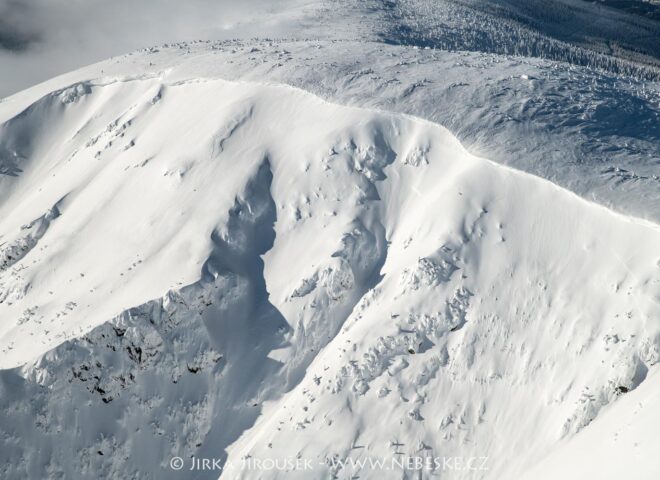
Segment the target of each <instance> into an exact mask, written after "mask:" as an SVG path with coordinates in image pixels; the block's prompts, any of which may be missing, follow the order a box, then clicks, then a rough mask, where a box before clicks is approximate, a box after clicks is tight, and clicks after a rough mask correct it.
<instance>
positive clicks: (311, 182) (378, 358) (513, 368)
mask: <svg viewBox="0 0 660 480" xmlns="http://www.w3.org/2000/svg"><path fill="white" fill-rule="evenodd" d="M252 53H253V54H254V55H255V56H256V54H257V52H252ZM286 56H287V54H283V57H285V58H286ZM285 58H283V59H282V62H285V61H286V59H285ZM202 63H204V62H202ZM205 63H206V64H209V62H205ZM94 68H97V67H94ZM137 71H139V74H138V75H134V76H132V77H128V76H126V75H123V76H115V77H113V76H105V77H104V80H96V81H83V82H77V83H73V84H72V85H68V86H66V87H63V88H59V89H57V90H55V91H53V92H50V93H49V89H50V87H49V86H48V85H44V86H42V87H38V88H37V89H35V90H33V91H31V92H26V93H24V94H22V95H19V96H17V97H14V98H12V99H10V100H9V101H8V102H6V103H5V104H3V105H2V113H1V115H2V116H3V117H2V121H4V123H3V124H2V126H1V127H0V148H1V149H2V150H1V151H2V155H3V157H2V158H3V163H2V165H3V169H4V170H3V173H4V174H3V175H2V176H0V235H2V236H1V237H0V302H1V303H0V319H1V323H0V351H1V352H2V354H1V356H0V362H1V366H2V367H3V368H4V370H2V371H1V372H0V409H1V410H2V416H1V418H2V421H0V433H1V435H0V442H2V449H1V450H0V451H1V452H2V453H0V456H1V457H2V459H3V461H2V464H1V466H0V469H1V470H0V471H1V472H2V473H1V476H2V478H25V477H26V476H27V477H29V478H99V477H103V478H216V477H218V476H219V475H220V473H222V472H220V471H217V470H215V471H214V470H204V471H193V472H190V471H185V472H179V471H176V470H173V469H171V468H170V464H169V462H170V459H171V458H172V457H182V458H184V459H186V461H187V460H188V459H189V458H190V457H191V456H193V455H194V456H195V457H198V458H199V457H204V458H217V459H221V460H222V461H223V462H225V463H224V464H225V466H226V470H225V472H224V473H223V478H263V477H264V476H265V475H266V476H267V478H327V477H328V476H330V475H333V474H334V475H336V476H337V477H338V478H351V477H352V476H353V475H357V474H359V476H360V478H419V477H420V476H421V477H422V478H426V476H427V475H430V474H431V473H433V472H430V471H426V470H425V471H419V470H415V468H408V469H407V470H406V471H404V472H403V473H402V471H401V470H400V469H399V470H397V469H395V470H382V469H378V468H359V467H357V468H354V466H351V465H344V466H342V465H340V464H339V463H337V462H340V461H346V460H347V459H349V458H350V459H386V461H389V460H388V459H391V458H400V457H428V458H438V457H442V458H454V457H461V458H471V457H474V458H479V459H484V458H486V457H487V458H486V460H484V461H480V463H479V467H480V468H479V469H456V468H450V469H448V468H446V467H445V468H443V467H440V468H439V469H436V472H434V473H436V474H441V475H442V477H443V478H492V479H496V478H518V477H519V476H521V475H522V474H523V473H524V472H525V471H527V470H528V469H531V468H541V467H539V466H542V465H543V463H539V462H542V461H543V459H544V457H545V456H546V455H547V454H548V453H549V452H550V451H551V450H552V449H555V448H557V449H558V450H557V452H559V453H557V455H562V453H561V449H562V448H570V447H563V445H564V444H567V445H570V443H567V442H571V441H572V440H571V439H572V438H574V439H575V441H576V442H580V439H581V435H582V434H583V433H585V434H586V433H587V432H589V430H590V429H591V428H592V426H593V427H594V428H595V427H596V426H597V425H598V424H599V422H600V421H601V418H600V417H601V413H603V412H604V413H603V417H604V418H607V417H605V415H607V414H609V413H611V411H614V410H615V409H617V408H620V405H625V404H624V403H623V402H624V401H625V402H629V398H630V399H632V398H637V397H636V396H638V395H639V396H640V397H639V398H640V399H642V398H643V399H646V398H647V396H648V395H650V394H649V393H648V392H647V391H646V390H644V388H645V387H646V386H647V382H649V381H650V380H651V379H652V378H655V374H654V371H655V370H656V368H657V367H655V365H656V364H657V363H658V361H659V360H660V324H659V322H658V317H659V315H660V306H659V304H658V302H659V300H660V248H659V246H660V228H658V226H657V225H656V224H654V223H651V222H649V221H646V220H639V219H636V218H634V217H629V216H624V215H621V214H619V213H615V212H613V211H610V210H608V209H606V208H605V207H603V206H600V205H598V204H595V203H590V202H588V201H586V200H584V199H583V198H581V197H579V196H577V195H575V194H574V193H572V192H570V191H567V190H564V189H562V188H560V187H557V186H555V185H554V184H552V183H550V182H548V181H547V180H544V179H541V178H538V177H535V176H532V175H530V174H527V173H523V172H520V171H516V170H513V169H510V168H508V167H505V166H502V165H499V164H496V163H492V162H490V161H489V160H486V159H483V158H479V157H476V156H474V155H472V154H471V153H469V152H468V151H466V150H465V149H464V148H463V147H462V146H461V145H460V143H459V142H458V140H457V139H456V138H455V137H454V136H452V134H450V133H449V132H448V131H447V130H445V129H444V128H442V127H440V126H438V125H435V124H432V123H429V122H427V121H425V120H420V119H415V118H412V117H408V116H405V115H402V114H397V113H385V112H379V111H375V110H368V109H359V108H354V107H345V106H338V105H334V104H331V103H328V102H326V101H324V100H322V99H320V98H319V97H316V96H313V95H311V94H309V93H306V92H304V91H301V90H297V89H294V88H291V87H287V86H283V85H279V86H277V85H266V84H263V83H253V82H245V81H233V82H230V81H226V80H222V79H219V78H211V76H209V75H201V74H200V75H198V76H196V77H194V78H192V77H191V76H190V75H187V76H186V75H183V74H181V73H180V72H177V71H176V70H174V71H165V70H162V71H161V73H160V74H149V73H146V74H145V72H144V71H141V70H137ZM77 75H85V73H84V72H83V74H80V73H79V74H77ZM177 75H178V76H179V77H178V78H177ZM183 77H187V78H183ZM58 81H60V82H61V81H62V79H60V80H57V81H56V82H58ZM438 108H441V105H440V106H439V107H438ZM647 377H648V378H649V380H646V379H647ZM608 425H609V424H608ZM585 427H587V428H585ZM603 428H604V429H605V430H608V431H610V430H611V429H614V428H617V427H616V426H613V425H611V426H606V427H603ZM578 432H581V433H578ZM576 433H578V435H575V434H576ZM642 441H644V440H642V439H640V442H642ZM649 441H651V440H649ZM644 448H647V447H644ZM599 452H600V451H598V450H594V451H593V452H591V451H590V452H586V453H585V457H588V455H589V454H593V455H594V456H595V455H597V454H599ZM249 458H251V459H265V458H271V459H295V458H299V459H306V460H309V461H310V462H312V465H313V468H312V469H311V470H304V471H296V472H290V471H289V472H286V471H284V470H277V469H276V470H271V471H269V472H267V473H264V472H263V471H262V470H255V469H245V468H243V469H241V468H238V467H237V466H239V465H241V461H242V460H245V459H249ZM546 461H548V462H552V457H548V460H546ZM601 461H602V460H601ZM454 465H455V464H454ZM231 466H236V467H237V468H235V469H233V470H232V469H231V468H230V467H231ZM631 468H632V466H631ZM635 468H636V471H637V472H638V476H637V478H653V477H652V474H653V472H657V467H656V466H655V459H653V458H649V459H646V460H642V461H639V464H637V465H636V466H635ZM358 470H360V471H358ZM603 478H607V477H606V476H604V477H603Z"/></svg>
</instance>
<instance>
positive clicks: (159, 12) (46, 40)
mask: <svg viewBox="0 0 660 480" xmlns="http://www.w3.org/2000/svg"><path fill="white" fill-rule="evenodd" d="M299 3H300V1H299V0H242V1H240V2H239V1H235V0H186V1H181V0H145V1H140V2H135V1H131V0H113V1H104V0H84V1H83V0H3V1H1V2H0V71H2V77H1V78H0V97H3V96H6V95H10V94H12V93H14V92H16V91H19V90H22V89H24V88H27V87H28V86H30V85H32V84H34V83H37V82H40V81H43V80H46V79H47V78H50V77H52V76H53V75H57V74H60V73H64V72H66V71H68V70H72V69H75V68H78V67H80V66H83V65H85V64H87V63H91V62H95V61H98V60H102V59H104V58H107V57H108V56H112V55H118V54H121V53H125V52H128V51H131V50H135V49H138V48H143V47H149V46H153V45H157V44H160V43H164V42H175V41H179V40H194V39H202V38H204V39H207V38H211V39H223V38H236V37H245V38H250V37H252V36H254V35H256V34H257V32H259V33H260V34H263V33H264V29H266V30H267V31H268V32H271V31H272V33H273V34H274V35H275V34H277V32H281V31H283V30H285V29H286V28H287V26H286V25H287V24H288V23H289V22H293V21H295V20H293V18H294V17H295V15H291V14H289V13H287V15H277V13H278V12H280V13H282V12H284V11H287V10H290V9H292V8H293V7H294V6H295V5H298V4H299ZM257 20H258V26H255V24H256V22H257Z"/></svg>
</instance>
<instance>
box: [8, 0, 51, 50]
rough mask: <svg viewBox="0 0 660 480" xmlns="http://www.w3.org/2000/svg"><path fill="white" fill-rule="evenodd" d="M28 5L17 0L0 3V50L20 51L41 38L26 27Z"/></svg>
mask: <svg viewBox="0 0 660 480" xmlns="http://www.w3.org/2000/svg"><path fill="white" fill-rule="evenodd" d="M29 10H30V9H29V5H28V4H25V3H22V2H19V0H5V1H3V2H2V3H0V50H8V51H13V52H20V51H24V50H26V49H27V48H28V47H29V46H30V45H31V44H33V43H35V42H37V41H39V40H40V39H41V37H40V35H39V34H38V32H36V31H30V29H29V28H26V27H27V23H28V19H29Z"/></svg>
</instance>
